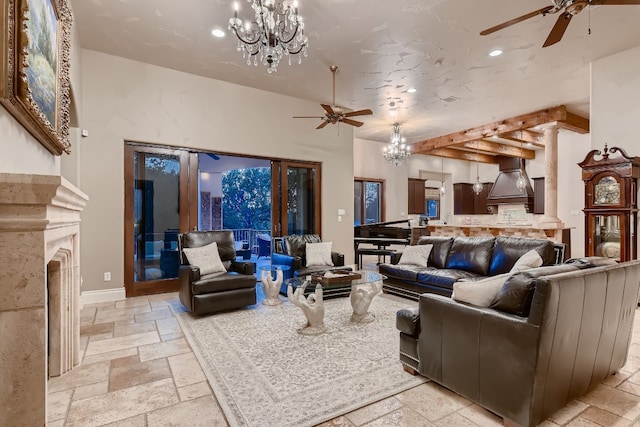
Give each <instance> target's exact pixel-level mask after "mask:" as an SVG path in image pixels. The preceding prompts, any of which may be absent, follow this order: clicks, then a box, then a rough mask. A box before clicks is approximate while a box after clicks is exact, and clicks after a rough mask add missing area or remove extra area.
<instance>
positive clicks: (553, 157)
mask: <svg viewBox="0 0 640 427" xmlns="http://www.w3.org/2000/svg"><path fill="white" fill-rule="evenodd" d="M543 140H544V216H543V217H542V219H541V220H540V222H539V223H538V226H539V227H544V228H564V224H563V223H562V221H560V219H559V218H558V126H557V125H555V124H553V125H551V126H547V127H545V128H544V138H543Z"/></svg>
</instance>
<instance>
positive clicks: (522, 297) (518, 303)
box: [491, 273, 536, 317]
mask: <svg viewBox="0 0 640 427" xmlns="http://www.w3.org/2000/svg"><path fill="white" fill-rule="evenodd" d="M535 290H536V284H535V278H533V277H531V276H530V275H529V273H518V274H514V275H513V276H511V277H510V278H509V279H508V280H507V281H506V282H505V284H504V285H503V286H502V288H501V289H500V291H499V292H498V294H497V295H496V298H495V300H494V301H493V302H492V303H491V308H493V309H495V310H498V311H502V312H503V313H510V314H515V315H516V316H521V317H528V316H529V310H530V309H531V302H532V301H533V293H534V292H535Z"/></svg>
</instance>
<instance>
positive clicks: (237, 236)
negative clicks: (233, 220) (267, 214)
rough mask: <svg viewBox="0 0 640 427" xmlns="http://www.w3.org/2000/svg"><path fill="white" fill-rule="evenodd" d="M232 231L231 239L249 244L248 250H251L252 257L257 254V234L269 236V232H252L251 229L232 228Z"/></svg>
mask: <svg viewBox="0 0 640 427" xmlns="http://www.w3.org/2000/svg"><path fill="white" fill-rule="evenodd" d="M231 231H233V238H234V240H235V241H236V242H247V243H249V249H251V253H252V254H254V255H257V254H258V239H257V236H258V234H266V235H268V236H271V231H270V230H254V229H252V228H234V229H231Z"/></svg>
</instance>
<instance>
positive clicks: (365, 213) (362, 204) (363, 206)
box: [353, 178, 384, 226]
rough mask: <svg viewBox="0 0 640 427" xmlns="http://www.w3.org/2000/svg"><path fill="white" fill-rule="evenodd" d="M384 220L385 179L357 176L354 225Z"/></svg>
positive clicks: (354, 195)
mask: <svg viewBox="0 0 640 427" xmlns="http://www.w3.org/2000/svg"><path fill="white" fill-rule="evenodd" d="M383 221H384V180H378V179H365V178H356V179H355V180H354V191H353V225H354V226H355V225H363V224H371V223H374V222H383Z"/></svg>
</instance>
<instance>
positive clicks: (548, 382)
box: [396, 258, 640, 426]
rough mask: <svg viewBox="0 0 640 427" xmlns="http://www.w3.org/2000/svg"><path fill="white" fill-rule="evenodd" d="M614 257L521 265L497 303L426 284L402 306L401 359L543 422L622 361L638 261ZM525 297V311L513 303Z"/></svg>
mask: <svg viewBox="0 0 640 427" xmlns="http://www.w3.org/2000/svg"><path fill="white" fill-rule="evenodd" d="M607 263H610V260H608V261H607V262H602V263H600V262H599V261H598V259H596V258H592V259H583V260H578V261H575V262H573V263H571V264H570V265H567V264H564V265H556V266H550V267H539V268H537V269H533V270H529V271H526V272H520V273H516V274H514V275H512V276H511V277H510V278H509V279H508V280H507V282H506V283H505V285H504V287H503V288H502V290H501V291H500V293H499V294H498V297H496V300H498V299H501V298H502V305H497V304H496V301H495V300H494V303H493V305H492V306H493V307H495V308H479V307H474V306H471V305H468V304H463V303H459V302H456V301H454V300H453V299H451V298H448V297H445V296H441V295H436V294H426V293H425V294H423V295H421V296H420V301H419V305H418V307H414V308H411V309H406V310H400V311H399V312H398V316H397V318H396V326H397V327H398V329H399V330H400V360H401V362H402V364H403V365H404V367H405V370H407V371H409V372H412V373H419V374H420V375H423V376H425V377H428V378H431V379H432V380H433V381H435V382H437V383H439V384H441V385H443V386H444V387H447V388H449V389H450V390H452V391H454V392H456V393H458V394H460V395H462V396H464V397H466V398H468V399H470V400H472V401H473V402H476V403H477V404H479V405H480V406H483V407H485V408H486V409H488V410H490V411H491V412H494V413H496V414H498V415H499V416H501V417H503V418H504V419H505V421H506V420H509V421H511V422H513V423H516V424H518V425H522V426H535V425H538V424H539V423H541V422H542V421H544V420H545V419H547V418H548V417H549V416H551V415H552V414H553V413H554V412H556V411H557V410H559V409H560V408H562V407H564V406H565V405H566V404H567V403H568V402H570V401H571V400H572V399H575V398H577V397H579V396H581V395H583V394H585V393H586V392H588V391H589V390H590V389H592V388H594V387H595V386H597V385H598V384H600V383H601V382H602V381H603V380H604V379H606V378H607V377H608V376H609V375H612V374H614V373H615V372H616V371H618V370H619V369H620V368H621V367H622V366H623V365H624V364H625V361H626V358H627V352H628V349H629V344H630V340H631V334H632V328H633V318H634V314H635V310H636V308H637V306H638V289H639V286H640V261H629V262H624V263H621V264H614V265H603V266H598V265H599V264H607ZM510 281H511V283H510ZM523 291H526V292H523ZM527 293H528V294H529V295H530V296H531V298H530V299H528V301H529V304H530V306H528V305H527V304H528V303H527V298H528V297H527V296H526V294H527ZM518 295H519V297H518ZM518 304H521V305H522V304H524V312H523V313H521V314H523V315H522V316H517V315H514V314H511V313H510V312H509V311H512V310H511V309H512V308H513V307H514V306H516V305H518ZM503 310H507V311H506V312H505V311H503ZM505 424H507V422H505Z"/></svg>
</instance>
